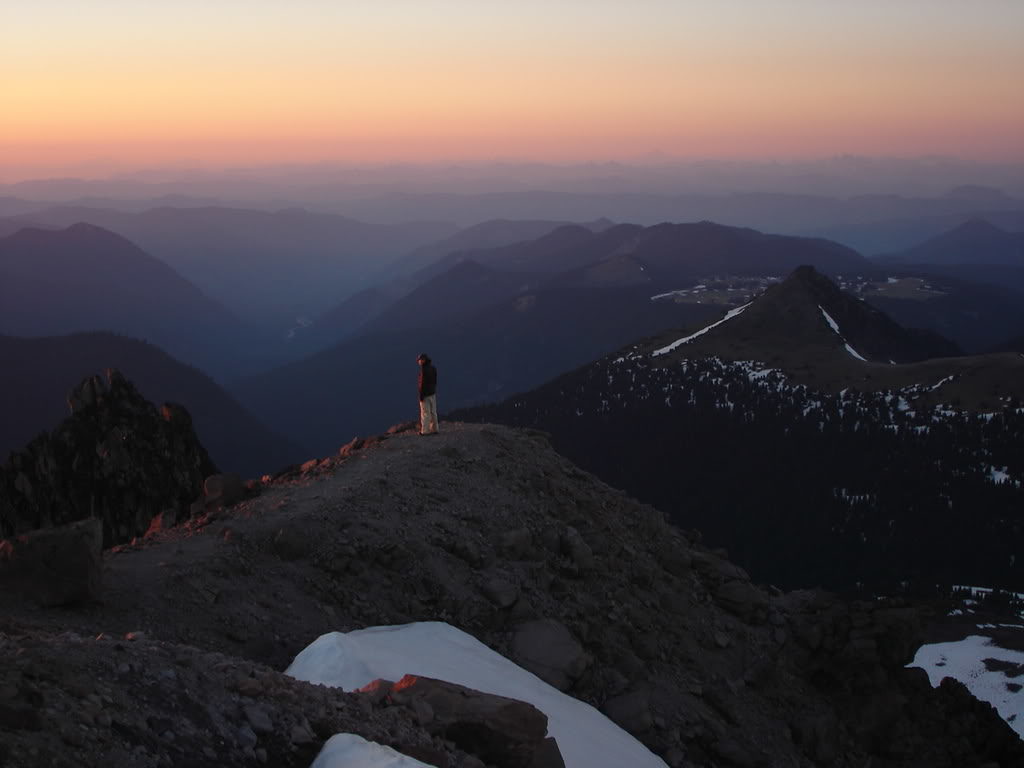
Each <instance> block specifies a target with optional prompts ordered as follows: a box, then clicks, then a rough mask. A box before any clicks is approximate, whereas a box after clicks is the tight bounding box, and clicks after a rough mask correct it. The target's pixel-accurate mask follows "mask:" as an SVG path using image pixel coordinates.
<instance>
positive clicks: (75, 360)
mask: <svg viewBox="0 0 1024 768" xmlns="http://www.w3.org/2000/svg"><path fill="white" fill-rule="evenodd" d="M107 368H117V369H119V370H121V371H122V372H123V373H124V374H125V375H126V376H128V377H129V378H130V379H131V380H132V381H133V382H134V383H135V384H136V386H137V387H138V388H139V391H140V392H141V393H142V394H143V395H144V396H145V397H146V398H147V399H148V400H150V401H152V402H156V403H163V402H166V401H170V402H175V403H179V404H181V405H184V406H185V407H186V408H187V409H188V411H189V413H190V414H191V416H192V421H193V424H194V425H195V429H196V432H197V433H198V435H199V438H200V440H201V441H202V443H203V445H204V446H205V447H206V449H207V450H208V451H209V453H210V455H211V457H212V458H213V460H214V462H215V463H216V464H217V465H218V466H219V467H220V468H221V469H222V470H224V471H229V472H238V473H240V474H242V475H243V476H244V477H258V476H260V475H261V474H264V473H268V472H275V471H277V470H279V469H281V468H282V467H284V466H285V465H287V464H289V463H292V462H295V461H300V460H302V459H304V458H306V457H305V456H304V455H303V454H302V452H301V451H299V450H298V449H297V448H296V447H295V446H294V445H293V444H291V443H289V441H288V440H286V439H285V438H283V437H281V436H280V435H277V434H274V433H273V432H271V431H270V430H268V429H267V428H266V427H265V426H263V425H262V424H261V423H260V422H259V421H258V420H257V419H255V418H254V417H253V416H252V415H251V414H250V413H248V412H247V411H246V410H245V409H244V408H242V407H241V406H240V405H239V404H238V403H237V402H236V401H235V400H234V399H233V398H232V397H231V396H230V395H228V394H227V393H226V392H225V391H224V390H223V389H221V388H220V387H219V386H218V385H217V384H216V383H215V382H214V381H213V380H211V379H210V378H209V377H208V376H206V375H204V374H203V373H201V372H200V371H198V370H196V369H195V368H192V367H189V366H187V365H184V364H183V363H180V362H178V361H177V360H175V359H174V358H173V357H171V356H169V355H168V354H166V353H165V352H163V351H162V350H160V349H159V348H157V347H155V346H153V345H152V344H147V343H145V342H142V341H138V340H136V339H130V338H125V337H123V336H116V335H114V334H110V333H79V334H72V335H68V336H57V337H48V338H33V339H26V338H15V337H11V336H0V392H2V393H3V398H2V399H0V463H2V462H3V461H4V460H6V458H7V454H8V453H9V452H10V451H13V450H17V449H20V448H22V447H23V446H24V445H25V444H26V443H28V442H29V441H30V440H31V439H33V438H34V437H36V435H38V434H39V433H40V432H42V431H43V430H48V429H53V428H54V427H55V426H57V424H59V423H60V422H61V421H62V420H63V419H64V418H65V417H66V416H67V415H68V405H67V396H68V392H70V391H71V389H72V388H73V387H75V386H77V385H78V384H79V382H81V381H82V379H84V378H85V377H86V376H90V375H94V374H98V373H102V372H103V371H104V370H105V369H107Z"/></svg>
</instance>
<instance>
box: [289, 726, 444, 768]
mask: <svg viewBox="0 0 1024 768" xmlns="http://www.w3.org/2000/svg"><path fill="white" fill-rule="evenodd" d="M356 765H358V766H359V768H421V766H422V768H428V766H427V764H426V763H421V762H420V761H419V760H414V759H413V758H411V757H407V756H406V755H403V754H402V753H401V752H396V751H395V750H393V749H392V748H391V747H385V746H383V745H382V744H378V743H377V742H375V741H367V740H366V739H364V738H363V737H361V736H357V735H356V734H354V733H337V734H335V735H334V736H331V738H329V739H328V740H327V743H326V744H324V746H323V749H321V750H320V754H319V755H317V756H316V760H314V761H313V764H312V765H311V766H310V767H309V768H351V766H356Z"/></svg>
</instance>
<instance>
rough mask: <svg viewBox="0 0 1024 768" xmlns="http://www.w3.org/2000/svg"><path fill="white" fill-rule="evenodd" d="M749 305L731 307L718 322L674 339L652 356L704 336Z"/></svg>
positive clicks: (665, 352)
mask: <svg viewBox="0 0 1024 768" xmlns="http://www.w3.org/2000/svg"><path fill="white" fill-rule="evenodd" d="M749 306H750V304H749V303H748V304H744V305H743V306H742V307H736V309H730V310H729V311H728V312H726V313H725V317H723V318H722V319H721V320H719V321H718V322H717V323H712V324H711V325H709V326H707V327H706V328H701V329H700V330H699V331H697V332H696V333H691V334H690V335H689V336H686V337H684V338H682V339H678V340H676V341H673V342H672V343H671V344H669V345H668V346H665V347H662V348H661V349H656V350H654V352H652V353H651V357H658V356H659V355H664V354H667V353H669V352H671V351H672V350H674V349H676V348H677V347H680V346H682V345H683V344H686V343H688V342H691V341H693V340H694V339H696V338H697V337H698V336H703V335H704V334H705V333H707V332H708V331H710V330H711V329H712V328H717V327H718V326H720V325H721V324H722V323H725V322H728V321H729V320H732V319H733V318H734V317H736V316H737V315H739V314H741V313H742V312H743V310H745V309H746V308H747V307H749Z"/></svg>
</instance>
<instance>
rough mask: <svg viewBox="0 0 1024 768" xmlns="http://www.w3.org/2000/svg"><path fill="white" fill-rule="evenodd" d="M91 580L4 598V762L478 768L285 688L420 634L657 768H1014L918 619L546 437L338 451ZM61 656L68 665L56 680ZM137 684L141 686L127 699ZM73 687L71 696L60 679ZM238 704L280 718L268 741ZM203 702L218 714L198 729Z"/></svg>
mask: <svg viewBox="0 0 1024 768" xmlns="http://www.w3.org/2000/svg"><path fill="white" fill-rule="evenodd" d="M103 576H104V591H103V600H102V602H101V603H96V604H92V605H89V606H86V607H83V608H80V609H78V610H77V611H75V612H73V613H69V612H68V611H66V610H64V611H57V610H55V609H51V608H39V607H36V606H34V605H33V604H31V603H30V602H29V601H28V600H26V599H25V598H24V597H23V596H21V595H17V594H11V593H9V592H3V593H0V615H5V616H9V617H10V618H9V619H7V623H6V626H4V627H2V628H0V631H2V633H3V634H2V635H0V640H2V641H3V642H4V644H5V647H4V651H5V654H4V655H5V657H7V658H11V659H14V660H15V661H14V663H11V664H7V665H4V666H3V667H0V744H3V745H4V747H5V749H6V752H7V755H6V756H7V758H8V760H9V762H10V763H11V764H13V765H31V764H36V763H32V762H27V761H29V760H33V759H37V758H40V757H46V758H48V759H50V758H52V759H58V758H59V759H63V760H65V762H66V763H68V764H77V765H98V764H107V763H109V760H110V759H112V758H109V757H107V756H108V755H114V754H117V755H122V754H128V755H129V756H133V757H132V759H133V760H134V761H135V763H134V764H138V765H167V764H175V765H186V764H195V765H205V764H220V765H244V764H255V762H254V761H259V760H260V759H261V755H262V757H263V758H266V759H267V760H268V761H270V763H271V764H274V765H285V766H291V765H295V766H298V765H308V763H309V757H310V755H311V754H312V753H313V752H314V751H315V749H316V748H317V747H318V745H319V744H320V743H321V742H322V740H323V739H324V738H326V736H328V735H329V731H330V730H331V729H350V730H353V731H355V732H357V733H362V734H368V737H370V738H375V739H376V740H378V741H381V742H382V743H386V744H391V745H394V746H396V747H401V746H402V745H406V744H409V743H414V742H415V743H416V744H418V745H419V747H420V748H421V749H425V750H433V751H432V752H430V753H429V754H430V755H432V758H431V759H432V760H433V761H434V762H433V763H432V764H436V765H450V766H456V765H466V766H469V765H477V763H473V762H472V761H473V760H475V759H477V758H474V757H471V756H467V755H465V754H464V752H461V751H460V747H459V746H458V745H456V744H455V743H454V742H452V741H451V740H449V739H445V738H444V737H443V736H442V735H439V734H436V733H435V734H431V733H429V732H428V730H427V729H426V728H425V727H424V725H423V723H422V722H419V721H417V720H416V718H415V713H411V712H409V711H408V710H406V709H405V708H403V707H402V706H401V705H396V704H395V702H393V701H390V700H389V699H388V698H382V699H374V700H372V701H370V703H369V705H367V704H359V703H358V702H359V701H365V699H359V698H358V696H359V694H343V693H340V692H338V691H336V690H334V689H315V688H313V687H310V686H304V685H303V684H298V683H296V682H295V681H289V680H288V679H287V678H285V677H283V676H282V675H281V674H280V673H279V672H277V671H275V670H281V669H284V667H285V666H286V665H287V664H288V663H289V662H290V661H291V659H292V658H293V656H294V655H295V654H296V653H297V652H298V651H299V650H301V649H302V648H303V647H305V645H307V644H308V643H310V642H311V641H312V640H313V639H315V638H316V637H317V636H318V635H319V634H321V633H323V632H326V631H333V630H342V631H345V630H350V629H356V628H361V627H365V626H371V625H381V624H396V623H404V622H409V621H415V620H442V621H447V622H449V623H451V624H453V625H455V626H458V627H459V628H461V629H463V630H465V631H468V632H470V633H471V634H473V635H475V636H476V637H477V638H478V639H480V640H481V641H483V642H484V643H485V644H487V645H488V646H490V647H491V648H493V649H495V650H497V651H499V652H501V653H503V654H505V655H507V656H509V657H510V658H511V659H513V660H514V661H516V662H517V663H519V664H520V665H522V666H524V667H526V668H527V669H530V670H531V671H533V672H535V673H536V674H538V675H539V676H540V677H542V678H543V679H545V680H547V681H548V682H550V683H551V684H552V685H555V686H556V687H558V688H560V689H562V690H564V691H566V692H568V693H570V694H571V695H573V696H576V697H578V698H580V699H583V700H585V701H588V702H591V703H593V704H595V705H596V706H598V707H600V708H601V709H602V710H603V711H604V712H605V713H607V714H608V715H609V717H611V718H612V719H613V720H615V721H616V722H617V723H619V724H620V725H622V726H623V727H624V728H626V729H627V730H629V731H630V732H631V733H633V734H634V735H636V736H637V737H638V738H639V739H641V740H642V741H643V742H644V743H645V744H647V745H648V746H649V747H650V748H651V749H652V750H653V751H655V752H656V753H658V754H660V755H662V756H663V757H664V759H665V760H666V762H667V763H668V764H669V765H671V766H697V765H701V766H811V765H835V766H851V767H852V766H857V767H858V768H860V766H863V765H865V764H869V763H870V764H875V765H887V766H912V765H913V766H916V765H929V766H937V767H940V766H983V765H985V766H995V765H1001V766H1015V765H1024V747H1022V745H1021V743H1020V741H1019V740H1018V739H1017V737H1016V735H1015V734H1014V733H1013V732H1012V731H1011V730H1010V729H1009V728H1008V726H1006V724H1005V723H1003V722H1002V721H1001V720H1000V719H999V718H998V716H997V715H996V714H995V712H994V711H993V710H991V708H989V707H988V706H987V705H983V704H980V703H978V702H977V701H976V700H975V699H973V698H972V697H970V696H969V694H967V693H966V690H965V689H964V688H963V687H962V686H960V685H959V684H957V683H952V682H951V681H947V682H946V683H944V684H943V686H942V687H941V688H940V689H938V690H934V689H932V688H931V687H930V686H929V684H928V681H927V678H926V675H925V673H924V672H923V671H922V670H917V669H905V668H904V665H905V664H906V663H907V662H909V661H910V659H911V657H912V655H913V652H914V650H915V649H916V647H917V644H918V642H919V635H918V632H919V628H920V621H921V616H920V614H919V612H918V610H917V609H916V608H914V607H912V606H909V605H907V604H904V603H901V602H898V601H890V602H871V603H867V602H865V603H846V602H842V601H839V600H837V599H835V598H833V597H831V596H829V595H827V594H824V593H818V592H795V593H789V594H783V593H781V592H780V591H778V590H775V589H772V588H764V587H761V586H758V585H756V584H753V583H752V582H751V581H750V579H749V577H748V576H747V574H746V573H745V572H744V571H743V570H742V569H741V568H739V567H737V566H736V565H734V564H732V563H730V562H729V560H728V559H727V558H726V556H725V553H724V552H721V551H718V552H714V551H709V550H708V549H707V548H706V547H704V546H703V545H702V544H701V543H700V537H699V534H696V533H694V532H686V531H682V530H679V529H677V528H675V527H673V526H671V525H669V524H667V523H666V522H665V520H664V516H663V515H662V514H661V513H660V512H659V511H657V510H655V509H653V508H652V507H649V506H645V505H643V504H640V503H638V502H636V501H634V500H633V499H630V498H628V497H626V496H625V495H624V494H622V493H620V492H618V491H615V490H614V489H612V488H610V487H608V486H606V485H604V484H602V483H600V482H599V481H597V480H596V479H595V478H594V477H593V476H591V475H589V474H587V473H586V472H583V471H581V470H580V469H578V468H577V467H575V466H574V465H572V464H571V463H570V462H568V461H567V460H566V459H564V458H562V457H561V456H559V455H558V454H556V453H555V452H554V451H552V450H551V448H550V446H549V445H548V443H547V439H546V437H545V436H544V435H543V434H542V433H537V432H531V431H520V430H511V429H507V428H503V427H497V426H492V425H462V424H452V423H446V424H443V425H442V434H441V436H440V437H431V438H420V437H418V436H416V435H415V434H414V433H412V432H409V431H402V430H400V429H399V430H394V431H393V433H392V434H389V435H383V436H379V437H376V438H369V439H366V440H359V439H357V440H353V441H352V442H350V443H349V444H347V445H346V446H344V447H343V448H342V450H341V451H340V452H339V453H338V454H337V455H336V456H332V457H328V458H325V459H322V460H313V461H310V462H307V463H306V464H304V465H302V466H300V467H295V468H293V469H292V470H291V471H289V472H287V473H285V474H283V475H281V476H279V477H277V478H275V479H273V480H270V481H269V482H267V483H266V484H265V486H264V488H263V490H262V493H261V495H260V496H259V497H258V498H253V499H248V500H244V501H242V502H240V503H238V504H236V505H235V506H233V507H229V508H215V509H210V510H206V511H205V512H204V513H203V514H202V515H201V516H199V517H197V518H194V519H191V520H189V521H188V522H187V523H186V524H185V525H183V526H179V527H178V528H175V529H170V530H158V531H154V532H153V533H152V534H151V535H149V536H148V537H147V538H146V539H144V540H141V541H139V542H137V543H136V544H133V545H127V546H122V547H119V548H116V549H115V550H114V551H111V552H109V553H108V554H107V555H106V557H105V560H104V574H103ZM69 630H70V631H69ZM72 631H73V633H74V634H71V632H72ZM140 632H141V633H142V635H141V636H140V635H139V634H137V633H140ZM129 633H132V636H133V637H135V638H137V639H136V641H135V642H134V643H133V642H130V641H125V640H123V639H120V638H124V637H126V636H128V634H129ZM108 638H119V639H117V640H111V639H108ZM140 649H142V650H140ZM62 654H68V658H69V666H68V667H67V668H61V667H58V668H57V669H56V671H55V672H53V673H52V674H50V675H49V676H48V673H46V672H45V671H44V670H45V669H46V665H48V664H50V663H52V659H53V658H56V657H59V656H61V655H62ZM75 654H78V655H77V656H76V655H75ZM125 654H127V655H125ZM122 659H123V661H122ZM70 660H73V661H74V663H73V664H71V663H70ZM179 660H180V661H179ZM122 663H124V664H127V665H128V666H127V672H125V671H124V670H125V667H123V666H121V664H122ZM133 664H136V665H138V668H139V673H138V674H140V675H141V677H139V678H131V677H130V676H127V675H131V674H135V673H134V672H133V667H132V665H133ZM163 669H167V670H169V671H171V672H173V673H174V675H173V676H170V675H169V676H163V675H162V672H161V670H163ZM183 670H186V672H184V673H183ZM225 670H227V671H225ZM75 675H77V679H78V680H79V683H80V684H79V685H78V686H77V687H74V686H66V685H63V683H62V682H61V681H62V680H63V679H64V677H65V676H68V677H69V678H70V677H72V676H75ZM122 675H126V677H122ZM218 676H219V677H218ZM239 679H242V680H243V681H244V680H258V681H259V683H258V685H257V684H256V683H251V682H242V683H239V682H238V681H239ZM231 681H234V682H231ZM240 685H241V686H242V687H243V688H244V689H245V690H244V691H243V690H241V688H239V686H240ZM141 691H145V692H147V693H146V695H145V696H141V695H140V694H136V692H141ZM186 691H187V693H186ZM157 694H160V695H159V696H158V695H157ZM132 695H135V697H136V698H135V703H134V704H133V706H132V707H131V708H130V711H127V710H126V709H125V707H124V704H123V703H124V702H126V701H127V700H128V698H127V697H129V696H132ZM90 696H98V698H99V702H98V703H97V702H96V700H95V698H90ZM246 697H248V698H254V699H255V701H254V702H253V703H255V704H256V705H258V706H260V707H263V708H265V709H269V710H272V712H271V714H270V722H271V726H270V729H269V730H260V729H257V728H256V727H255V726H254V725H253V724H252V722H251V718H249V715H248V714H247V709H246V707H245V704H246V703H248V702H247V701H246ZM351 697H356V698H355V699H353V698H351ZM108 699H109V700H110V701H108ZM186 700H187V701H186ZM23 701H29V702H31V703H32V710H33V711H34V712H35V713H36V714H35V715H32V714H27V713H26V712H25V709H26V708H25V707H24V706H21V705H19V704H17V702H23ZM193 701H205V702H208V703H209V705H210V706H211V708H212V709H213V710H214V711H213V712H209V713H207V714H204V715H202V717H199V716H196V715H194V714H191V713H192V710H191V709H190V707H191V706H193V705H192V704H191V703H189V702H193ZM114 705H116V706H114ZM97 706H99V708H100V709H101V710H103V711H107V710H108V709H110V708H111V707H112V706H113V708H114V709H115V710H117V711H119V712H120V716H121V718H122V721H123V722H127V723H129V725H124V724H122V726H121V727H118V726H115V725H114V724H113V723H115V722H118V721H117V720H116V719H115V718H114V717H113V715H111V713H110V712H109V711H108V712H107V714H108V715H110V724H108V723H107V717H103V716H100V715H99V714H93V715H92V718H93V720H92V722H91V723H89V722H80V721H81V718H87V716H86V715H84V714H83V712H86V711H89V712H95V710H96V707H97ZM358 707H362V708H363V709H361V710H360V709H358ZM311 708H313V710H315V711H312V710H311ZM321 710H323V711H326V712H327V713H328V715H329V717H326V719H325V717H324V716H323V712H322V711H321ZM339 713H340V714H339ZM353 713H360V714H359V715H358V716H352V715H353ZM300 716H301V717H302V718H305V722H303V721H302V720H300ZM158 717H166V718H167V721H166V722H163V721H157V720H154V721H153V722H155V723H157V725H156V726H155V727H154V726H153V725H152V724H150V723H149V722H148V720H147V718H158ZM71 722H80V725H78V726H76V728H77V730H76V728H71V729H70V730H71V733H70V735H69V734H67V733H65V731H66V730H67V729H66V728H64V727H63V726H67V725H69V723H71ZM259 722H260V723H261V724H264V725H265V721H264V720H263V719H262V718H259ZM211 723H212V724H213V725H211ZM222 723H223V724H224V726H223V728H222V727H220V725H221V724H222ZM307 724H308V727H307ZM246 725H248V727H249V728H250V731H251V732H252V734H253V735H254V736H255V741H253V740H252V738H251V737H250V736H249V735H248V734H249V732H250V731H245V730H244V729H245V726H246ZM296 728H298V730H295V729H296ZM167 731H169V732H170V733H171V737H165V733H166V732H167ZM293 731H294V733H295V734H298V735H299V737H300V738H299V740H298V741H296V740H295V739H294V738H293ZM300 731H301V732H302V733H301V734H300V733H299V732H300ZM243 732H244V738H243V737H242V736H240V734H242V733H243ZM143 733H145V734H147V737H146V738H147V739H151V740H150V741H146V740H144V739H143V738H142V736H141V734H143ZM307 737H308V741H306V742H305V743H303V741H302V739H303V738H307ZM140 742H141V743H142V746H143V749H141V750H140V749H138V745H139V743H140ZM32 750H35V752H33V751H32ZM116 750H121V751H120V752H117V751H116ZM125 750H127V752H125ZM206 750H210V751H212V752H213V753H214V754H213V756H212V757H211V756H210V754H209V753H208V752H207V751H206ZM259 750H263V752H262V753H260V751H259ZM423 754H427V753H423ZM200 755H204V756H205V757H199V756H200ZM186 758H188V759H191V760H192V761H193V762H192V763H189V762H187V760H186ZM421 759H422V758H421ZM19 761H21V762H19ZM122 764H126V765H129V764H133V763H132V762H130V761H128V760H127V759H126V760H125V761H124V762H123V763H122Z"/></svg>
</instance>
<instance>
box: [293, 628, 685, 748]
mask: <svg viewBox="0 0 1024 768" xmlns="http://www.w3.org/2000/svg"><path fill="white" fill-rule="evenodd" d="M285 673H286V674H288V675H291V676H292V677H294V678H296V679H298V680H306V681H308V682H311V683H319V684H321V685H330V686H335V687H341V688H343V689H345V690H346V691H352V690H356V689H357V688H362V687H363V686H364V685H366V684H367V683H370V682H372V681H374V680H376V679H378V678H383V679H385V680H400V679H401V678H402V677H403V676H404V675H421V676H423V677H433V678H436V679H438V680H446V681H448V682H450V683H456V684H458V685H464V686H466V687H468V688H474V689H476V690H478V691H483V692H485V693H492V694H495V695H497V696H506V697H508V698H512V699H519V700H520V701H526V702H529V703H530V704H533V705H534V706H535V707H537V709H539V710H540V711H541V712H543V713H544V714H545V715H547V717H548V735H549V736H554V737H555V739H556V740H557V741H558V747H559V749H560V750H561V752H562V757H563V758H564V759H565V764H566V767H567V768H623V767H624V766H630V768H667V767H666V764H665V762H664V761H663V760H662V759H661V758H659V757H658V756H657V755H655V754H654V753H653V752H651V751H650V750H649V749H647V747H645V746H644V745H643V744H641V743H640V742H639V741H637V740H636V739H635V738H633V737H632V736H630V735H629V734H628V733H626V731H624V730H622V729H621V728H620V727H619V726H617V725H615V723H613V722H612V721H611V720H609V719H608V718H607V717H605V716H604V715H603V714H601V713H600V712H598V711H597V710H596V709H594V707H592V706H590V705H589V704H585V703H584V702H582V701H579V700H578V699H574V698H572V697H571V696H567V695H566V694H564V693H562V692H561V691H559V690H558V689H556V688H554V687H552V686H550V685H548V684H547V683H545V682H544V681H543V680H541V679H540V678H539V677H537V676H536V675H534V674H533V673H531V672H527V671H526V670H525V669H523V668H522V667H519V666H517V665H516V664H513V663H512V662H511V661H509V660H508V659H506V658H505V657H504V656H502V655H501V654H499V653H496V652H495V651H492V650H491V649H490V648H488V647H487V646H486V645H484V644H483V643H481V642H480V641H479V640H477V639H476V638H475V637H473V636H472V635H468V634H466V633H465V632H463V631H462V630H459V629H456V628H455V627H453V626H451V625H449V624H445V623H444V622H437V621H427V622H417V623H413V624H403V625H398V626H390V627H369V628H367V629H360V630H355V631H353V632H329V633H328V634H326V635H321V636H320V637H318V638H317V639H316V640H314V641H313V642H312V643H311V644H310V645H309V646H307V647H306V648H305V649H304V650H302V651H301V652H300V653H299V655H298V656H296V657H295V661H293V662H292V664H291V666H290V667H288V669H287V670H285ZM319 759H320V758H317V760H318V761H319ZM314 766H315V768H340V766H341V764H340V763H336V764H335V763H319V762H316V763H314ZM401 768H405V766H404V764H402V765H401Z"/></svg>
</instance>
